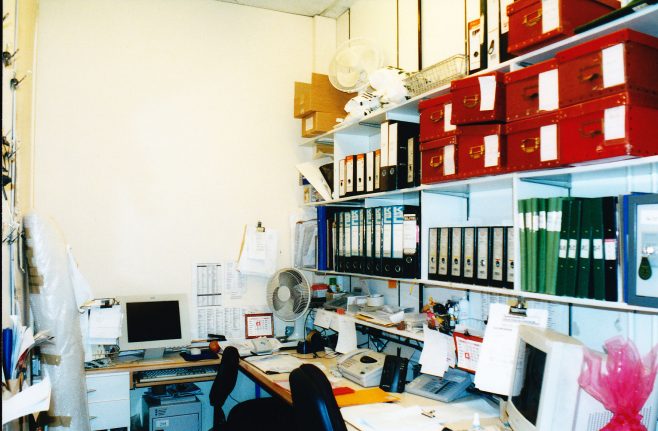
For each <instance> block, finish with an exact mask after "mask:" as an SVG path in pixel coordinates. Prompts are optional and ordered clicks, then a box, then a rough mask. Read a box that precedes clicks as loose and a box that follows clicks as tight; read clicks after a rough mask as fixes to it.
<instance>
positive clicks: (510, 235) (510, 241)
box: [505, 227, 514, 283]
mask: <svg viewBox="0 0 658 431" xmlns="http://www.w3.org/2000/svg"><path fill="white" fill-rule="evenodd" d="M505 230H506V232H507V274H506V276H505V279H506V280H507V282H508V283H514V228H513V227H508V228H506V229H505Z"/></svg>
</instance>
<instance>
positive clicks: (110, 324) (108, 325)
mask: <svg viewBox="0 0 658 431" xmlns="http://www.w3.org/2000/svg"><path fill="white" fill-rule="evenodd" d="M121 318H122V315H121V308H120V307H119V306H118V305H115V306H114V307H111V308H96V307H94V308H92V309H90V310H89V338H91V339H93V338H103V339H116V338H119V337H120V336H121ZM115 342H116V340H115Z"/></svg>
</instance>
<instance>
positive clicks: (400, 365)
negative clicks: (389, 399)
mask: <svg viewBox="0 0 658 431" xmlns="http://www.w3.org/2000/svg"><path fill="white" fill-rule="evenodd" d="M408 367H409V359H407V358H403V357H402V356H400V348H399V347H398V354H397V356H393V355H386V358H385V359H384V369H383V370H382V379H381V380H380V382H379V387H380V388H381V389H383V390H385V391H386V392H397V393H402V392H404V386H405V384H406V383H407V368H408Z"/></svg>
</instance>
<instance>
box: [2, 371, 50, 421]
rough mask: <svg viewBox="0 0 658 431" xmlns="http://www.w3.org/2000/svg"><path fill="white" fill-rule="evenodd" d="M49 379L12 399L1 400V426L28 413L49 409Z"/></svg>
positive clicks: (46, 378)
mask: <svg viewBox="0 0 658 431" xmlns="http://www.w3.org/2000/svg"><path fill="white" fill-rule="evenodd" d="M50 392H51V385H50V378H48V376H46V377H44V379H43V380H42V381H41V382H39V383H37V384H34V385H32V386H30V387H29V388H27V389H24V390H23V391H21V392H18V393H17V394H16V395H14V396H13V397H11V398H9V399H7V400H2V425H4V424H6V423H9V422H10V421H13V420H14V419H17V418H20V417H23V416H25V415H28V414H30V413H36V412H42V411H44V410H48V408H49V407H50Z"/></svg>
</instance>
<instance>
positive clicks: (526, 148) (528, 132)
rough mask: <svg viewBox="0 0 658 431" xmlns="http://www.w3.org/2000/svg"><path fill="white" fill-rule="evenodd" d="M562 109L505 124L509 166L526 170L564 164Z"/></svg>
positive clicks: (511, 169) (518, 169) (513, 168)
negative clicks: (561, 145) (561, 152)
mask: <svg viewBox="0 0 658 431" xmlns="http://www.w3.org/2000/svg"><path fill="white" fill-rule="evenodd" d="M560 116H561V115H560V113H559V111H555V112H551V113H548V114H543V115H539V116H535V117H532V118H526V119H525V120H519V121H513V122H511V123H507V124H506V125H505V135H506V136H507V169H508V170H509V171H527V170H531V169H543V168H549V167H553V166H561V165H562V164H563V162H562V160H561V159H560V135H559V132H558V122H559V119H560Z"/></svg>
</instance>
